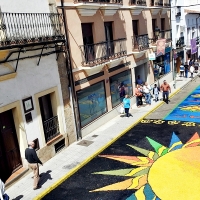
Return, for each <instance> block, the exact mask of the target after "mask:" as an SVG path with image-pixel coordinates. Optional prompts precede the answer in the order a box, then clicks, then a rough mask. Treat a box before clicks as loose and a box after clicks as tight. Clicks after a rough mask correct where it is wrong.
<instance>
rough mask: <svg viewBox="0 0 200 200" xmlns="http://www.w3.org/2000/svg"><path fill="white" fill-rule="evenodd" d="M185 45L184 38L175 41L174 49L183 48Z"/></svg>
mask: <svg viewBox="0 0 200 200" xmlns="http://www.w3.org/2000/svg"><path fill="white" fill-rule="evenodd" d="M184 45H185V41H184V36H182V37H180V38H179V39H177V40H176V47H183V46H184Z"/></svg>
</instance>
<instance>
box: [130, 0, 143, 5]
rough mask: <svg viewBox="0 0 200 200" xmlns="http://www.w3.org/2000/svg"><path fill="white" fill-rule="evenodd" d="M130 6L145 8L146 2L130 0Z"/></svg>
mask: <svg viewBox="0 0 200 200" xmlns="http://www.w3.org/2000/svg"><path fill="white" fill-rule="evenodd" d="M130 5H135V6H146V5H147V2H146V1H144V0H143V1H142V0H131V1H130Z"/></svg>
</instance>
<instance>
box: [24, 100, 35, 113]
mask: <svg viewBox="0 0 200 200" xmlns="http://www.w3.org/2000/svg"><path fill="white" fill-rule="evenodd" d="M22 102H23V107H24V113H27V112H30V111H31V110H33V109H34V107H33V100H32V97H28V98H26V99H23V100H22Z"/></svg>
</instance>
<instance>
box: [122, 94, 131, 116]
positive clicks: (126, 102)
mask: <svg viewBox="0 0 200 200" xmlns="http://www.w3.org/2000/svg"><path fill="white" fill-rule="evenodd" d="M123 104H124V110H125V113H126V117H129V109H130V106H131V101H130V99H129V98H128V95H125V97H124V99H123Z"/></svg>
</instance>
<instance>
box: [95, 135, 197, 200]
mask: <svg viewBox="0 0 200 200" xmlns="http://www.w3.org/2000/svg"><path fill="white" fill-rule="evenodd" d="M146 138H147V140H148V141H149V143H150V144H151V146H152V147H153V148H154V150H155V151H149V150H146V149H143V148H139V147H136V146H133V145H128V146H129V147H131V148H133V149H134V150H136V151H138V152H140V153H141V154H142V155H144V156H117V155H100V157H104V158H108V159H112V160H117V161H120V162H124V163H127V164H130V165H132V166H133V167H130V168H128V169H120V170H112V171H102V172H95V173H94V174H102V175H113V176H124V177H130V178H128V179H127V180H125V181H122V182H118V183H114V184H111V185H107V186H105V187H102V188H99V189H96V190H93V191H91V192H100V191H114V190H134V191H136V192H134V193H133V194H132V195H131V196H130V197H128V198H127V199H126V200H142V199H143V200H147V199H148V200H159V199H162V200H169V199H170V200H173V199H174V200H175V199H176V200H177V199H182V200H189V199H193V200H198V199H199V192H198V191H199V188H200V170H199V169H200V156H199V155H200V137H199V135H198V133H195V134H194V135H193V136H192V137H191V138H190V140H189V141H187V142H186V143H185V144H183V143H182V142H181V140H180V139H179V138H178V136H177V135H176V134H175V133H173V134H172V137H171V142H170V145H169V147H165V146H163V145H162V144H160V143H158V142H156V141H155V140H153V139H151V138H149V137H146Z"/></svg>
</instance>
